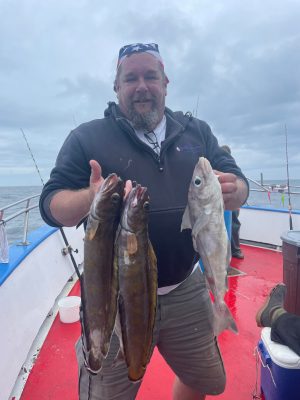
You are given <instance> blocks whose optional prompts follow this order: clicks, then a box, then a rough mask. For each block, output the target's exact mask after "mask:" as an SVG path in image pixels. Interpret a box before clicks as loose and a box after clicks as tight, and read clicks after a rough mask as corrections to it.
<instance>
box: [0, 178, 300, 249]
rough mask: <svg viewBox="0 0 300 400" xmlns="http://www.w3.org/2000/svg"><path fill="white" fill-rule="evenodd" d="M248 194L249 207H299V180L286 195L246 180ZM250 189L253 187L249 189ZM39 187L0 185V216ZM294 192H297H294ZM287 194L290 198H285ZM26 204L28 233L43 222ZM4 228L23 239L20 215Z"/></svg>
mask: <svg viewBox="0 0 300 400" xmlns="http://www.w3.org/2000/svg"><path fill="white" fill-rule="evenodd" d="M263 184H264V185H270V186H271V185H284V184H286V181H283V180H265V181H264V182H263ZM250 188H251V189H252V190H251V191H250V196H249V198H248V200H247V203H246V204H247V205H249V206H260V207H266V208H276V209H286V210H288V208H289V202H290V203H291V208H292V210H300V179H291V180H290V192H291V194H290V196H289V195H288V193H275V192H270V193H269V194H268V192H267V191H254V190H262V189H261V187H259V186H258V185H255V184H254V183H252V182H250ZM253 189H254V190H253ZM41 190H42V187H41V186H8V187H5V186H0V216H1V210H3V208H4V207H6V206H8V205H11V204H14V203H16V202H18V201H20V200H22V199H26V198H28V197H30V196H33V195H39V194H40V193H41ZM294 193H298V194H294ZM289 197H290V198H289ZM27 202H28V200H26V201H25V202H23V203H21V204H17V205H15V206H14V207H11V208H9V209H5V210H4V213H3V216H2V219H4V220H5V221H6V220H8V219H9V218H10V217H11V216H12V215H14V214H17V213H18V212H20V211H21V210H22V209H24V207H26V205H27ZM29 206H35V208H33V209H32V210H31V211H30V212H29V218H28V232H30V231H32V230H34V229H37V228H38V227H40V226H42V225H43V224H44V221H43V220H42V218H41V216H40V213H39V208H38V197H36V198H34V199H32V200H30V201H29ZM5 231H6V234H7V239H8V243H9V245H11V244H17V243H20V242H22V241H23V238H24V214H22V215H19V216H17V217H15V218H13V219H12V220H10V221H7V222H6V223H5Z"/></svg>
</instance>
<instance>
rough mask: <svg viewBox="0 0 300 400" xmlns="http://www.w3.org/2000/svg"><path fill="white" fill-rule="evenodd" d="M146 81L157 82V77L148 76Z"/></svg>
mask: <svg viewBox="0 0 300 400" xmlns="http://www.w3.org/2000/svg"><path fill="white" fill-rule="evenodd" d="M146 79H147V80H149V81H151V80H155V79H157V76H156V75H149V76H146Z"/></svg>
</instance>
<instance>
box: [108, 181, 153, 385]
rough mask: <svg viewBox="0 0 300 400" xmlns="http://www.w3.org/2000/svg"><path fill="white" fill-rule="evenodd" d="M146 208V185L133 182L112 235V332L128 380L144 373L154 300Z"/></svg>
mask: <svg viewBox="0 0 300 400" xmlns="http://www.w3.org/2000/svg"><path fill="white" fill-rule="evenodd" d="M148 208H149V197H148V194H147V189H146V188H144V187H141V186H140V185H137V186H136V187H134V188H133V189H132V190H131V192H130V193H129V195H128V197H127V199H126V201H125V206H124V210H123V214H122V218H121V226H120V231H119V232H118V236H117V239H116V249H117V250H116V256H117V258H116V262H117V263H118V265H119V316H118V317H119V318H118V320H119V321H117V323H116V333H117V335H118V337H119V340H120V346H121V348H120V352H119V354H118V357H117V358H122V357H124V358H125V361H126V364H127V367H128V377H129V379H130V380H131V381H138V380H140V379H141V378H142V377H143V376H144V373H145V371H146V366H147V364H148V362H149V360H150V357H151V351H152V340H153V328H154V322H155V314H156V304H157V266H156V257H155V254H154V251H153V248H152V246H151V243H150V241H149V237H148V218H147V210H148Z"/></svg>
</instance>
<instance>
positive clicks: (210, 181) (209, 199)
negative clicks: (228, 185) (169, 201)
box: [188, 157, 222, 208]
mask: <svg viewBox="0 0 300 400" xmlns="http://www.w3.org/2000/svg"><path fill="white" fill-rule="evenodd" d="M221 196H222V192H221V186H220V183H219V181H218V178H217V176H216V175H215V173H214V172H213V169H212V167H211V165H210V162H209V161H208V160H207V159H206V158H205V157H200V158H199V160H198V162H197V164H196V166H195V168H194V172H193V177H192V180H191V183H190V187H189V194H188V199H189V204H190V205H192V206H193V207H195V208H200V207H201V208H203V207H205V206H207V205H209V204H211V205H213V204H212V203H213V202H214V199H215V198H218V200H219V199H220V197H221Z"/></svg>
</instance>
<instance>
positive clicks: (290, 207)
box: [284, 124, 293, 231]
mask: <svg viewBox="0 0 300 400" xmlns="http://www.w3.org/2000/svg"><path fill="white" fill-rule="evenodd" d="M284 128H285V158H286V174H287V189H288V200H289V221H290V230H291V231H292V230H293V220H292V203H291V191H290V174H289V157H288V141H287V127H286V124H285V125H284Z"/></svg>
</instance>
